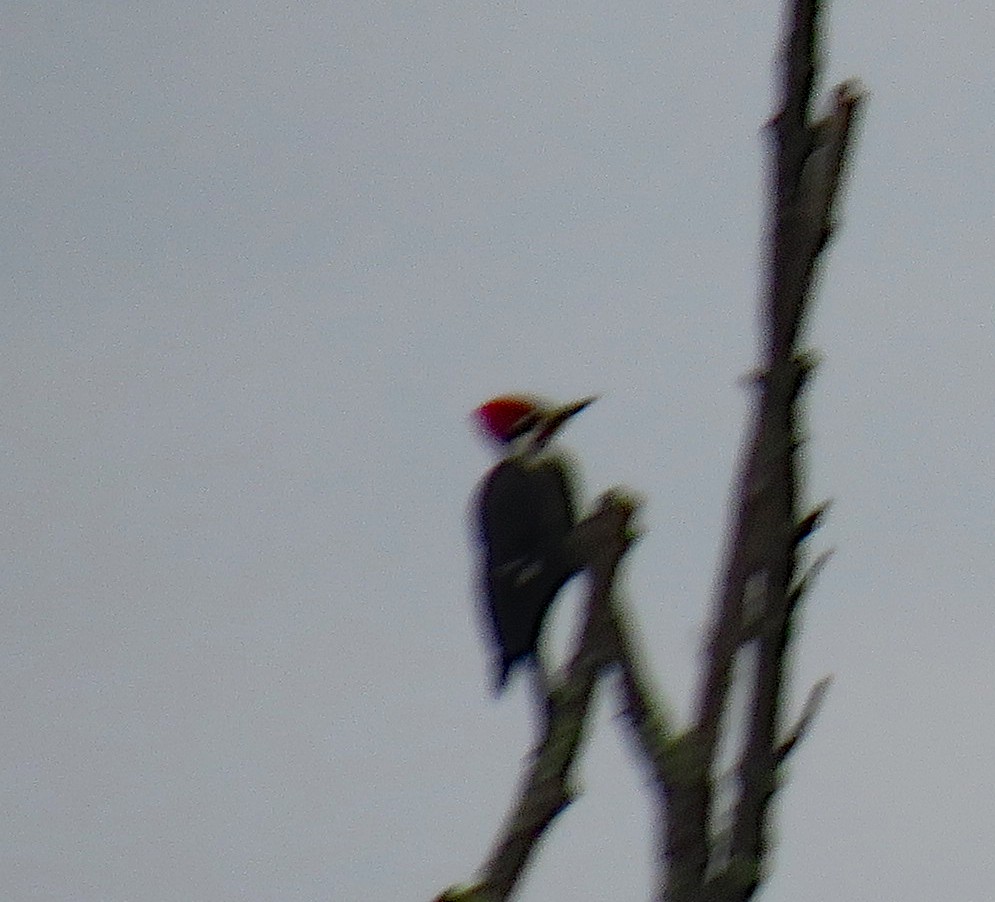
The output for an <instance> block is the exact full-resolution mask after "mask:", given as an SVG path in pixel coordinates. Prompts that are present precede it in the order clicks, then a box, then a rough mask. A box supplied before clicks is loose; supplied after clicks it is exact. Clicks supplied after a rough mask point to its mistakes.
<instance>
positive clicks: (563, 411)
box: [540, 395, 598, 442]
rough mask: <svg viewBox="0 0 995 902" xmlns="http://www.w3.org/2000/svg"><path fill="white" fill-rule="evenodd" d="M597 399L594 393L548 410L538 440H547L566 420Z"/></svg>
mask: <svg viewBox="0 0 995 902" xmlns="http://www.w3.org/2000/svg"><path fill="white" fill-rule="evenodd" d="M597 400H598V398H597V396H596V395H595V396H592V397H590V398H583V399H581V400H580V401H574V402H573V403H572V404H565V405H564V406H563V407H558V408H556V409H555V410H552V411H550V412H549V413H548V414H547V415H546V417H545V420H546V422H545V423H544V424H543V427H542V432H541V434H540V440H541V441H543V442H545V441H548V440H549V439H550V438H551V437H552V436H553V435H555V434H556V433H557V432H558V431H559V430H560V429H561V428H562V426H563V424H564V423H566V421H567V420H569V419H570V418H571V417H572V416H574V415H575V414H578V413H580V412H581V411H582V410H583V409H584V408H585V407H589V406H590V405H591V404H593V403H594V402H595V401H597Z"/></svg>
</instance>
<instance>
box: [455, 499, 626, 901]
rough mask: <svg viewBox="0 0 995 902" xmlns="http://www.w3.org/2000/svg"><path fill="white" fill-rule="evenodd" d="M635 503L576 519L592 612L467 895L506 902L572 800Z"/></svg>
mask: <svg viewBox="0 0 995 902" xmlns="http://www.w3.org/2000/svg"><path fill="white" fill-rule="evenodd" d="M635 510H636V502H634V501H633V500H632V499H631V498H628V497H626V496H622V495H618V494H615V493H609V494H607V495H605V496H603V498H602V500H601V503H600V505H599V507H598V509H597V510H596V511H595V513H594V514H592V515H591V516H590V517H588V518H587V519H586V520H584V521H583V522H581V523H580V524H578V525H577V527H576V529H575V533H574V536H573V537H572V541H573V543H574V544H575V545H576V547H577V551H578V553H579V554H582V555H583V557H584V559H586V560H587V562H588V563H587V573H588V577H589V579H590V588H589V594H588V602H587V616H586V621H585V625H584V628H583V631H582V633H581V638H580V642H579V644H578V648H577V652H576V654H575V655H574V657H573V659H572V660H571V662H570V664H569V666H568V668H567V676H566V679H565V680H564V682H563V684H562V685H561V686H559V687H558V688H557V689H555V690H554V691H553V692H552V693H551V695H550V698H549V707H548V712H547V713H548V720H547V725H546V732H545V736H544V737H543V739H542V741H541V743H540V745H539V747H538V748H537V749H536V752H535V757H534V759H533V762H532V766H531V767H530V768H529V771H528V773H527V774H526V776H525V779H524V781H523V784H522V789H521V791H520V793H519V797H518V802H517V804H516V805H515V807H514V809H513V810H512V812H511V813H510V814H509V816H508V818H507V821H506V822H505V826H504V828H503V830H502V832H501V836H500V838H499V839H498V841H497V843H496V845H495V847H494V851H493V852H492V854H491V857H490V858H489V859H488V861H487V863H486V864H485V865H484V867H483V868H482V871H481V879H480V881H479V883H478V884H477V885H476V886H475V887H473V889H472V890H471V891H470V892H471V893H472V895H470V896H468V897H466V896H464V897H463V898H470V899H473V900H481V902H483V900H486V902H500V900H504V899H507V898H508V897H509V896H510V895H511V893H512V891H513V889H514V888H515V885H516V884H517V882H518V880H519V878H520V877H521V875H522V873H523V872H524V870H525V868H526V866H527V865H528V862H529V860H530V858H531V856H532V853H533V852H534V850H535V848H536V846H537V844H538V842H539V840H540V839H541V837H542V835H543V833H544V832H545V831H546V829H547V828H548V827H549V825H550V824H551V823H552V822H553V820H554V819H555V817H556V816H557V815H558V814H559V813H560V812H561V811H562V810H563V809H564V808H566V806H567V805H569V804H570V801H571V798H572V791H571V789H570V775H571V772H572V769H573V765H574V763H575V761H576V758H577V755H578V754H579V752H580V749H581V745H582V742H583V739H584V726H585V723H586V720H587V716H588V713H589V709H590V704H591V699H592V696H593V693H594V687H595V685H596V684H597V681H598V678H599V676H600V674H601V672H602V670H603V669H604V667H605V666H607V665H608V664H609V663H610V662H611V660H612V656H613V654H614V648H615V639H614V635H613V632H614V629H613V624H612V591H613V583H614V579H615V573H616V570H617V569H618V566H619V564H620V562H621V560H622V557H623V555H624V554H625V552H626V550H627V549H628V547H629V545H630V543H631V540H632V537H631V535H630V533H629V522H630V520H631V518H632V516H633V515H634V513H635Z"/></svg>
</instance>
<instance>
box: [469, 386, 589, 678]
mask: <svg viewBox="0 0 995 902" xmlns="http://www.w3.org/2000/svg"><path fill="white" fill-rule="evenodd" d="M593 400H594V398H584V399H583V400H581V401H576V402H574V403H573V404H567V405H565V406H563V407H548V406H546V405H545V404H543V403H542V402H540V401H538V400H537V399H535V398H531V397H528V396H523V395H506V396H503V397H500V398H494V399H493V400H491V401H488V402H487V403H486V404H482V405H481V406H480V407H478V408H477V411H476V415H477V419H478V421H479V423H480V425H481V427H482V428H483V430H484V431H485V432H486V433H487V434H488V435H489V436H490V437H491V438H492V439H494V440H495V441H496V442H497V443H498V445H499V447H500V448H501V450H502V452H503V453H504V454H505V457H504V459H503V460H502V461H501V462H500V463H499V464H498V465H497V466H496V467H494V469H493V470H491V472H490V473H488V474H487V476H486V477H485V478H484V481H483V483H482V485H481V488H480V494H479V498H478V505H479V518H480V524H479V526H480V539H481V543H482V544H483V552H484V587H485V592H486V603H487V611H488V614H489V617H490V622H491V627H492V640H493V646H494V651H495V653H496V657H497V673H496V680H495V683H496V690H497V691H498V692H500V691H501V690H502V689H503V688H504V685H505V683H506V682H507V679H508V673H509V671H510V670H511V668H512V667H513V666H514V665H515V664H516V663H517V662H518V661H521V660H525V659H529V658H532V659H535V656H536V649H537V646H538V643H539V634H540V631H541V630H542V623H543V619H544V618H545V616H546V613H547V612H548V611H549V608H550V606H551V605H552V604H553V600H554V599H555V598H556V594H557V592H559V591H560V589H561V588H562V587H563V584H564V583H566V582H567V580H569V579H570V577H572V576H573V575H574V574H575V573H576V572H577V571H578V570H579V569H580V568H579V566H578V564H577V562H576V561H575V560H574V561H572V560H571V555H569V554H568V553H567V549H566V539H567V536H568V534H569V533H570V531H571V530H572V529H573V527H574V524H575V523H576V520H577V514H576V510H575V502H574V488H573V485H572V483H571V479H570V472H569V465H568V463H567V462H566V461H565V460H564V459H563V458H562V457H560V456H558V455H557V454H555V453H554V452H552V451H550V450H549V448H548V446H549V443H550V441H551V439H552V438H553V437H554V436H555V435H556V433H557V432H558V431H559V429H560V428H561V427H562V426H563V424H564V423H566V421H567V420H568V419H570V417H572V416H573V415H574V414H576V413H579V412H580V411H581V410H583V409H584V408H585V407H587V405H588V404H590V403H591V402H592V401H593Z"/></svg>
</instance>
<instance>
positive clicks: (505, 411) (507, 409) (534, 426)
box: [475, 395, 595, 448]
mask: <svg viewBox="0 0 995 902" xmlns="http://www.w3.org/2000/svg"><path fill="white" fill-rule="evenodd" d="M594 400H595V398H593V397H592V398H583V399H581V400H580V401H574V402H572V403H570V404H564V405H562V406H559V407H557V406H554V405H549V404H546V403H545V402H544V401H541V400H540V399H538V398H536V397H533V396H532V395H501V396H500V397H498V398H492V399H491V400H490V401H487V402H486V403H484V404H481V405H480V407H478V408H477V409H476V411H475V414H476V419H477V422H478V423H479V424H480V427H481V429H482V430H483V431H484V432H485V433H486V434H487V435H488V436H489V437H490V438H491V439H493V440H494V441H496V442H498V443H499V444H501V445H509V444H511V443H512V442H515V441H517V440H518V439H520V438H523V437H524V436H528V437H529V440H530V444H532V445H533V446H534V447H537V448H538V447H542V446H543V445H545V444H546V443H547V442H548V441H549V440H550V439H551V438H552V437H553V436H554V435H555V434H556V433H557V432H558V431H559V430H560V429H561V428H562V426H563V424H564V423H566V422H567V420H569V419H570V418H571V417H572V416H573V415H574V414H577V413H580V412H581V411H582V410H583V409H584V408H585V407H587V406H588V405H589V404H591V403H592V402H593V401H594Z"/></svg>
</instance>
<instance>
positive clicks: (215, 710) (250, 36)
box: [0, 0, 995, 902]
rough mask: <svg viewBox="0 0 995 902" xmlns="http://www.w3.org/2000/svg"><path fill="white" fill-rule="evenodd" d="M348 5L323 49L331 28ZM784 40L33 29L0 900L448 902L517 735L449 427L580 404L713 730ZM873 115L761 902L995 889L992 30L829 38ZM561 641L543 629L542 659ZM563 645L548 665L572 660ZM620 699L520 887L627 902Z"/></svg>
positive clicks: (10, 193)
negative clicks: (492, 679)
mask: <svg viewBox="0 0 995 902" xmlns="http://www.w3.org/2000/svg"><path fill="white" fill-rule="evenodd" d="M342 10H346V11H345V12H343V11H342ZM779 24H780V9H779V5H778V4H774V3H763V4H760V3H745V4H744V3H739V4H734V5H730V4H707V3H706V4H702V3H701V2H694V3H690V2H677V3H669V4H656V3H645V2H634V3H623V4H621V5H616V6H614V7H606V6H605V4H603V3H599V4H595V3H587V2H580V3H576V4H553V5H552V6H551V5H550V4H548V3H528V2H518V3H515V4H498V5H497V6H495V5H494V4H474V3H471V4H467V3H465V2H461V3H440V2H435V3H409V4H398V3H383V2H366V3H342V4H328V5H314V6H312V5H284V4H275V3H267V2H257V3H246V4H238V5H236V6H235V7H234V8H232V6H231V5H229V4H215V3H204V2H200V3H187V2H176V3H172V4H166V5H164V6H163V7H162V8H161V9H159V8H157V7H154V6H153V5H150V4H144V3H142V4H137V3H125V2H115V3H87V4H63V5H58V6H55V7H53V6H51V5H47V4H36V5H30V4H21V5H13V4H9V5H8V7H7V9H6V10H5V14H4V16H3V27H2V29H0V36H2V41H3V55H2V58H3V59H4V61H5V64H4V69H3V71H4V77H3V79H2V87H0V91H2V92H3V93H2V104H3V117H4V124H5V128H4V134H5V136H6V137H5V139H4V141H3V143H2V147H0V165H2V171H3V176H4V177H3V179H2V183H0V184H2V191H3V207H4V210H5V215H4V216H3V217H2V221H0V228H2V241H0V247H2V248H3V254H4V258H3V259H4V266H3V284H4V286H5V288H4V294H5V297H6V304H5V308H4V309H5V322H4V328H3V330H2V341H3V353H2V355H0V359H2V367H3V381H4V385H5V401H6V404H5V408H6V418H5V419H6V429H5V436H6V439H5V443H4V446H3V453H2V455H0V483H2V485H3V486H4V489H3V495H4V501H5V507H6V510H7V516H6V517H5V520H4V533H3V541H2V551H3V561H2V566H0V586H2V595H3V624H2V629H0V667H2V685H3V693H2V696H0V698H2V707H3V720H4V724H5V729H4V731H3V732H4V736H3V739H2V744H0V807H2V810H3V811H4V813H5V829H4V831H3V835H4V838H3V840H2V841H0V872H2V873H3V874H4V883H5V897H6V898H10V899H14V900H29V899H30V900H73V902H77V900H93V902H125V900H137V899H141V900H153V902H154V900H185V902H186V900H212V902H213V900H218V899H224V900H229V899H230V900H242V899H244V900H253V902H255V900H277V899H279V900H297V899H299V900H311V899H336V900H339V899H341V900H349V902H351V900H363V899H398V900H424V899H428V898H431V896H432V895H433V893H435V892H437V891H438V890H440V889H441V888H442V887H444V886H445V885H447V884H448V883H451V882H456V881H461V880H464V879H469V878H470V877H471V876H472V872H473V870H474V869H475V867H476V865H477V864H478V863H479V861H480V860H481V859H482V858H483V856H484V855H485V853H486V851H487V850H488V848H489V845H490V842H491V840H492V838H493V836H494V834H495V831H496V829H497V827H498V825H499V823H500V821H501V819H502V818H503V816H504V813H505V811H506V807H507V805H508V803H509V800H510V798H511V794H512V792H513V789H514V787H515V785H516V780H517V776H518V773H519V768H520V765H521V761H522V757H523V755H525V754H526V753H527V751H528V747H529V743H530V738H531V737H530V720H529V718H530V712H529V709H528V703H527V697H526V691H525V687H524V684H523V682H522V681H521V680H518V681H516V682H515V684H514V685H513V687H512V689H511V691H510V692H509V694H508V695H507V696H506V697H505V698H503V699H502V700H501V701H500V702H495V701H494V700H492V699H491V698H490V697H489V695H488V682H487V660H486V658H485V655H484V653H483V651H482V649H481V647H480V643H479V639H478V634H477V622H476V615H475V612H474V608H473V604H472V593H471V588H472V580H473V570H472V559H471V547H470V544H469V541H468V538H467V525H466V519H465V518H466V512H467V503H468V498H469V496H470V493H471V491H472V489H473V486H474V484H475V482H476V480H477V479H478V478H479V476H480V474H481V473H482V472H483V471H484V469H485V467H486V466H487V465H488V463H489V459H488V452H487V449H486V448H484V447H483V446H482V444H481V443H480V441H479V439H478V437H477V436H476V435H475V434H474V433H473V431H472V429H471V428H470V425H469V421H468V419H467V415H468V411H469V410H470V409H472V408H473V407H474V406H475V405H476V404H477V403H479V402H480V401H482V400H484V399H485V398H487V397H488V396H490V395H493V394H496V393H499V392H502V391H507V390H512V389H531V390H534V391H539V392H542V393H545V394H548V395H551V396H553V397H573V396H578V395H581V394H587V393H598V394H600V395H601V396H602V400H601V401H600V402H599V403H598V404H597V405H595V406H594V407H593V408H591V410H590V411H588V412H585V414H584V415H583V416H582V417H580V418H578V420H577V422H576V424H574V425H573V426H571V429H570V431H569V438H570V444H571V446H572V448H573V450H574V451H575V452H576V453H577V455H578V457H579V458H580V459H581V460H583V462H584V474H585V484H586V487H587V490H588V492H589V494H590V495H592V496H593V494H594V493H596V492H598V491H601V490H603V489H604V488H606V487H608V486H609V485H612V484H617V483H621V484H625V485H628V486H631V487H632V488H633V489H635V490H637V491H638V492H640V493H642V494H643V495H644V496H645V498H646V501H647V503H646V509H645V513H644V516H643V522H644V525H645V527H646V530H647V534H646V536H645V538H644V539H643V541H642V542H641V543H640V544H639V546H638V547H637V548H636V549H635V551H634V552H633V554H632V556H631V560H630V563H629V568H628V581H627V593H628V595H629V597H630V600H631V603H632V605H633V608H634V610H635V612H636V616H637V617H638V620H639V622H640V624H641V625H642V628H643V630H644V638H645V642H646V643H647V645H648V646H649V647H650V648H651V649H652V656H653V663H654V667H655V670H656V673H657V675H658V677H659V679H660V681H661V682H662V683H663V684H664V685H665V686H666V688H667V691H668V697H669V698H670V700H671V702H672V704H673V705H674V706H675V707H676V708H677V709H678V710H682V711H683V710H686V709H687V707H688V697H689V692H690V689H691V687H692V685H693V674H694V668H695V666H696V661H697V655H698V651H699V647H700V641H701V636H702V625H703V622H704V618H705V612H706V604H707V601H708V599H709V595H710V590H711V588H712V586H713V583H714V579H715V568H716V560H717V558H718V556H719V551H720V547H721V542H722V536H723V529H724V524H725V522H726V511H725V509H724V507H725V503H726V501H727V498H728V495H729V490H730V485H731V479H732V470H733V466H734V462H735V460H736V456H737V451H738V445H739V440H740V433H741V430H742V425H743V421H744V417H745V415H746V411H747V403H748V397H747V395H746V393H745V392H744V390H743V389H742V387H741V386H739V385H737V379H738V378H739V377H740V376H742V375H743V373H744V372H746V371H747V370H748V369H749V368H750V366H751V365H752V364H753V363H754V361H755V347H756V331H755V321H756V315H755V307H756V294H757V289H758V285H759V284H760V273H759V269H758V251H759V250H760V242H761V231H760V229H761V222H762V219H761V217H762V212H763V210H764V206H765V200H764V196H763V185H764V180H763V173H764V170H763V166H764V162H765V159H766V158H765V156H764V150H765V144H766V139H765V135H764V133H763V130H762V124H763V123H764V122H765V121H766V119H767V118H768V117H769V115H770V114H771V112H772V110H773V104H774V95H773V91H772V87H771V85H772V64H773V61H774V58H775V57H774V55H775V49H776V41H777V39H778V29H779ZM829 24H830V27H831V42H830V47H829V50H830V53H831V60H830V64H829V73H828V75H829V80H830V82H833V81H836V80H838V79H840V78H843V77H848V76H851V75H858V76H860V77H861V79H862V81H863V82H864V84H865V85H866V87H867V88H868V89H869V90H870V92H871V97H870V102H869V104H868V106H867V109H866V118H865V121H864V124H863V128H862V129H861V132H860V135H859V144H858V154H857V159H856V166H855V169H854V177H853V178H852V179H851V181H850V183H849V185H848V189H847V192H846V195H845V198H844V201H845V203H844V207H843V211H842V226H843V228H842V231H841V234H840V237H839V239H838V240H837V241H836V242H835V244H834V245H833V246H832V250H831V253H830V254H829V255H828V257H827V258H826V259H827V263H828V266H827V269H826V270H825V275H826V277H825V278H824V280H823V286H822V290H821V291H820V296H819V300H818V308H817V313H816V315H815V316H814V318H813V321H812V323H811V329H810V335H809V337H810V341H811V344H812V345H813V346H814V347H816V348H817V349H818V350H819V352H820V353H821V354H822V355H823V357H824V361H825V362H824V365H823V366H822V368H821V369H820V371H819V373H818V379H817V381H816V383H815V385H814V387H813V389H812V391H811V394H810V399H811V405H810V410H811V414H812V420H811V424H810V436H811V442H810V444H809V445H808V451H809V457H808V467H809V471H810V474H811V479H812V498H813V500H816V499H819V498H822V497H824V496H831V497H832V498H833V499H834V507H833V511H832V517H831V519H830V521H829V524H828V526H827V528H826V529H825V530H824V531H823V532H821V533H820V534H819V538H818V539H817V541H816V545H817V547H818V548H826V547H830V546H832V547H834V548H835V549H836V551H837V553H836V556H835V558H834V559H833V562H832V564H831V566H830V567H829V568H828V570H827V571H826V572H825V575H824V577H823V578H822V580H821V582H820V583H819V586H818V589H817V591H816V592H815V594H814V595H813V596H812V598H811V600H810V603H809V607H808V609H807V610H806V613H805V621H804V631H803V635H802V638H801V642H800V645H799V648H798V653H797V656H796V659H797V679H796V681H795V686H796V702H795V703H796V705H797V704H798V703H799V700H800V698H801V696H802V694H803V692H804V690H805V688H806V687H807V685H808V684H810V683H812V682H813V681H814V680H816V679H818V678H819V677H821V676H822V675H824V674H826V673H830V672H831V673H833V674H835V683H834V686H833V689H832V692H831V694H830V696H829V699H828V702H827V705H826V707H825V710H824V713H823V715H822V716H821V718H820V719H819V721H818V723H817V726H816V729H815V730H814V731H813V733H812V734H811V735H810V738H809V739H808V741H807V742H806V743H805V745H804V747H803V748H802V749H801V750H800V751H799V752H798V754H797V756H796V757H795V759H794V760H793V764H792V766H791V769H790V774H789V776H790V780H789V782H788V784H787V786H786V787H785V789H784V791H783V792H782V794H781V796H780V798H779V817H778V839H779V847H778V853H777V856H776V859H775V863H774V867H775V871H774V875H773V878H772V879H771V881H770V883H769V885H768V887H767V888H766V890H765V892H764V898H765V899H766V900H768V902H781V900H789V899H797V898H801V897H804V898H805V899H807V900H809V902H823V900H825V902H829V900H838V899H848V900H851V902H864V900H873V902H877V900H880V899H889V898H894V899H905V900H917V899H923V900H933V899H938V898H950V899H958V900H964V902H984V900H988V899H991V898H992V895H993V892H995V863H993V859H992V856H991V849H992V847H993V845H995V835H993V834H995V829H993V816H992V811H993V810H995V790H993V789H992V780H991V760H992V755H993V745H995V743H993V729H992V726H991V712H992V710H993V702H995V699H993V687H992V679H991V663H990V662H991V656H992V637H993V635H995V605H993V604H992V585H993V584H995V554H993V550H995V549H993V542H992V538H991V536H992V523H993V497H995V491H993V490H995V476H993V466H992V463H993V461H992V448H993V445H995V423H993V418H992V415H991V410H992V407H993V404H995V397H993V396H995V390H993V384H995V380H993V376H995V363H993V346H995V326H993V306H992V285H993V284H995V263H993V259H995V254H993V253H992V237H993V226H995V215H993V209H995V202H993V197H995V184H993V175H992V172H993V165H992V147H993V146H995V126H993V124H992V122H993V119H992V115H991V112H992V109H993V108H995V82H993V79H992V53H991V34H992V26H993V24H995V14H993V13H992V11H991V9H990V8H989V7H988V5H987V4H982V3H980V2H977V0H967V2H964V3H961V4H958V5H957V6H956V7H951V6H950V5H949V4H942V3H932V4H909V3H899V2H896V0H889V2H885V3H878V4H866V3H858V2H854V0H838V2H836V3H835V4H834V5H833V9H832V13H831V15H830V16H829ZM567 608H569V605H566V606H564V611H563V612H561V614H562V616H561V617H560V618H559V620H558V624H557V630H558V633H557V634H558V635H559V633H560V632H562V631H563V629H565V628H566V625H565V621H566V618H568V611H567V610H566V609H567ZM561 624H562V626H561ZM614 715H615V710H614V707H613V704H612V700H611V697H610V696H608V695H605V696H604V697H603V698H602V704H601V706H600V713H599V717H598V720H597V725H596V735H595V738H594V741H593V743H592V747H591V750H590V753H589V755H588V756H587V757H586V758H585V760H584V764H583V769H582V782H583V786H584V789H585V793H584V795H583V796H582V798H581V799H580V800H579V801H578V802H577V804H576V805H575V806H573V807H572V808H571V809H570V810H569V811H568V812H567V813H566V814H565V815H564V816H563V818H562V819H561V821H560V822H559V823H558V824H557V827H556V829H555V830H554V832H553V834H552V838H551V840H550V841H549V842H548V843H547V845H546V847H545V848H544V849H543V854H542V856H541V859H540V862H539V864H538V866H537V867H536V869H535V870H534V872H533V873H532V875H531V879H530V883H529V886H528V888H527V890H526V892H525V893H524V894H523V899H525V900H529V899H549V898H559V899H603V898H619V899H623V898H626V899H640V898H646V896H647V887H648V874H649V867H648V861H649V855H650V845H649V836H650V831H649V830H648V829H647V814H648V812H647V809H646V805H645V802H644V799H643V795H642V786H643V781H644V775H643V774H642V772H641V771H639V770H638V769H637V768H636V767H634V766H633V760H632V758H631V757H630V754H629V751H628V748H627V746H626V741H625V739H624V736H623V734H622V732H621V729H620V724H619V722H618V720H617V718H616V717H615V716H614Z"/></svg>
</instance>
